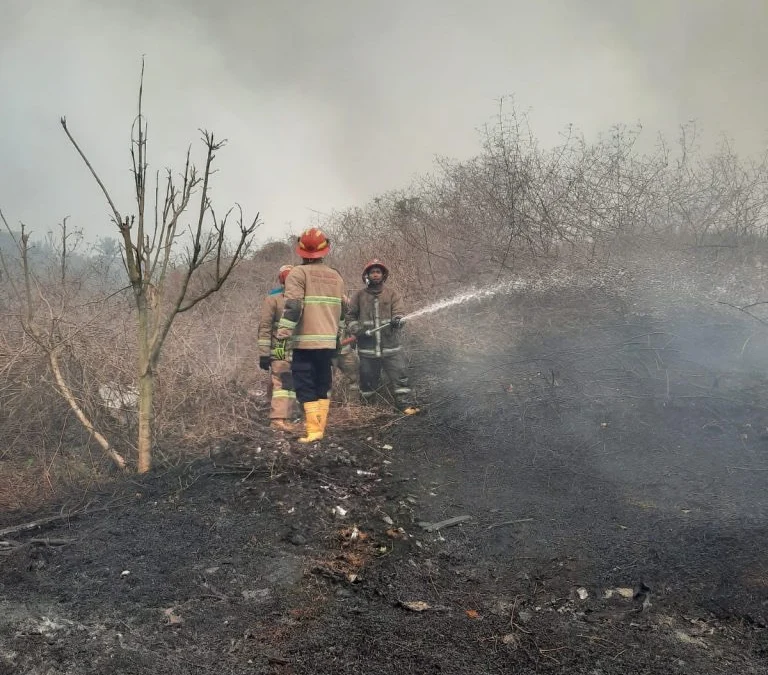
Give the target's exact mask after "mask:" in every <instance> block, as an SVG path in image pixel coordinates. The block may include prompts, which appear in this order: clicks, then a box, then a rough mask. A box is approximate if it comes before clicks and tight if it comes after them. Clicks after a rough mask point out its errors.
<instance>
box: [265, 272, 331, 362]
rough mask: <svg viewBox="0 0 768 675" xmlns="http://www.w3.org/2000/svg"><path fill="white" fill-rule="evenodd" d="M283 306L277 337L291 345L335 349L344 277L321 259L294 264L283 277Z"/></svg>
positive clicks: (298, 347)
mask: <svg viewBox="0 0 768 675" xmlns="http://www.w3.org/2000/svg"><path fill="white" fill-rule="evenodd" d="M284 295H285V307H284V309H283V313H282V317H281V318H280V321H279V324H278V331H277V336H278V338H279V339H285V338H289V337H290V338H292V341H291V342H292V347H293V348H294V349H336V344H337V339H338V336H339V324H340V321H341V318H342V304H343V303H342V299H343V297H344V280H343V279H342V278H341V275H340V274H339V273H338V272H337V271H336V270H335V269H333V268H332V267H328V265H325V264H324V263H322V262H316V263H311V264H305V265H300V266H297V267H294V268H293V269H292V270H291V272H290V274H289V275H288V276H287V277H286V279H285V293H284Z"/></svg>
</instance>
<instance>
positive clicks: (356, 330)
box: [347, 321, 363, 335]
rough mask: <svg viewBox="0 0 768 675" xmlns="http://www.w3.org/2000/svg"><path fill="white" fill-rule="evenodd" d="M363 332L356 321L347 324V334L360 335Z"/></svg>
mask: <svg viewBox="0 0 768 675" xmlns="http://www.w3.org/2000/svg"><path fill="white" fill-rule="evenodd" d="M362 332H363V327H362V326H361V325H360V322H358V321H350V322H349V323H348V324H347V333H349V334H350V335H360V334H361V333H362Z"/></svg>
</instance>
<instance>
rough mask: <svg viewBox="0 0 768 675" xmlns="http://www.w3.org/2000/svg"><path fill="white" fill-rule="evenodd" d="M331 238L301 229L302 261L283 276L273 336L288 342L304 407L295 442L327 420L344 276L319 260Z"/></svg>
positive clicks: (312, 436)
mask: <svg viewBox="0 0 768 675" xmlns="http://www.w3.org/2000/svg"><path fill="white" fill-rule="evenodd" d="M330 250H331V242H330V241H329V239H328V237H326V236H325V233H324V232H323V231H322V230H320V229H318V228H311V229H309V230H305V231H304V232H302V233H301V235H300V236H299V238H298V242H297V244H296V253H297V254H298V256H299V257H300V258H301V262H302V264H301V265H298V266H297V267H294V268H293V269H292V270H291V271H290V273H289V274H288V276H287V277H286V280H285V307H284V309H283V315H282V317H281V319H280V321H279V323H278V329H277V338H278V340H279V341H280V342H281V343H282V344H283V345H285V344H287V343H288V340H290V341H291V344H292V348H293V358H292V360H291V373H292V374H293V385H294V388H295V390H296V398H297V399H298V401H299V403H301V405H302V407H303V409H304V424H305V434H304V436H302V437H301V438H299V443H312V442H314V441H319V440H320V439H321V438H323V436H324V434H325V428H326V425H327V424H328V411H329V407H330V403H331V402H330V399H329V398H328V392H329V391H330V390H331V384H332V365H331V363H332V360H333V357H334V356H335V355H336V346H337V340H338V334H339V326H340V323H341V318H342V303H343V299H344V280H343V279H342V278H341V275H340V274H339V273H338V272H337V271H336V270H335V269H333V268H331V267H329V266H328V265H325V264H324V263H323V258H324V257H325V256H326V255H328V253H329V252H330Z"/></svg>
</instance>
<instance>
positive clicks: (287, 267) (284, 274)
mask: <svg viewBox="0 0 768 675" xmlns="http://www.w3.org/2000/svg"><path fill="white" fill-rule="evenodd" d="M292 269H293V265H283V266H282V267H281V268H280V270H279V271H278V273H277V280H278V281H279V282H280V283H281V284H285V278H286V277H287V276H288V273H289V272H290V271H291V270H292Z"/></svg>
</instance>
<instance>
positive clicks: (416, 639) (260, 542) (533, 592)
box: [0, 293, 768, 675]
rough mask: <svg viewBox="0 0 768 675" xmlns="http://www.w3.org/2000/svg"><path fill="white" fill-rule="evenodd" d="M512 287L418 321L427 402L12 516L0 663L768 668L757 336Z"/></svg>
mask: <svg viewBox="0 0 768 675" xmlns="http://www.w3.org/2000/svg"><path fill="white" fill-rule="evenodd" d="M505 302H506V300H499V301H498V302H497V304H496V305H495V306H494V304H493V303H491V304H490V305H484V307H483V312H482V313H479V312H478V313H477V314H476V315H473V316H472V317H470V318H472V320H473V323H472V330H476V331H477V335H478V336H479V339H478V341H477V343H468V346H464V347H460V346H457V347H455V348H453V349H450V350H449V349H446V348H445V347H444V346H443V347H441V346H439V345H436V344H435V343H434V342H432V343H429V342H427V341H424V340H422V341H420V342H419V341H417V340H416V338H418V335H419V331H418V329H417V326H416V325H414V326H413V328H412V331H411V334H412V335H413V336H414V337H413V341H412V342H411V344H410V351H411V353H412V354H413V359H414V360H413V369H414V380H415V382H416V383H417V388H418V391H419V396H420V398H421V400H422V402H423V403H424V404H425V406H424V411H423V414H422V415H420V416H418V417H414V418H402V417H398V416H394V415H391V414H389V413H382V415H381V417H379V418H378V419H377V420H375V422H372V423H370V425H369V426H367V427H365V428H360V429H357V430H352V431H350V430H345V431H335V430H334V429H333V428H332V427H331V430H330V434H329V436H328V437H327V438H326V439H325V440H324V441H322V442H321V443H319V444H317V445H316V446H315V447H313V448H311V449H306V448H302V447H300V446H299V445H298V444H296V443H295V442H292V441H290V440H288V439H285V438H282V437H275V436H273V435H272V434H271V433H270V432H269V431H268V430H267V429H266V428H265V427H264V426H263V425H262V422H260V421H259V420H256V421H254V424H253V426H252V428H251V429H249V430H247V432H244V433H243V435H242V437H240V438H232V439H229V440H228V441H227V442H225V443H222V444H221V445H220V446H218V447H216V448H211V454H210V456H209V457H207V458H202V459H199V460H197V461H195V462H193V463H189V464H186V465H184V466H182V467H177V468H174V469H172V470H158V472H157V473H156V474H154V475H151V476H149V477H143V478H137V477H132V478H131V479H130V480H128V479H125V480H122V481H121V482H117V483H115V484H114V485H112V486H110V488H109V490H105V489H104V488H102V492H101V493H98V494H92V495H89V497H88V511H89V512H88V513H77V512H76V513H75V515H74V516H73V517H72V518H70V519H65V520H59V521H54V522H50V523H48V524H46V525H45V526H41V527H40V528H38V529H35V530H30V531H24V532H18V533H12V534H7V535H3V536H0V539H1V540H4V541H5V542H6V543H5V544H4V545H3V546H2V548H0V556H2V557H0V562H1V563H2V567H1V568H0V672H8V673H41V674H42V673H46V674H50V675H54V674H64V673H78V674H84V675H88V674H95V673H127V674H133V673H137V674H138V673H153V674H155V675H157V674H160V673H217V674H223V673H274V674H279V673H286V674H287V673H292V674H293V673H296V674H299V673H360V672H366V673H372V674H375V673H387V674H388V675H393V674H395V673H457V674H458V673H462V674H463V673H584V674H589V675H608V674H612V673H616V674H619V673H622V674H624V673H658V674H662V673H664V674H669V673H702V674H708V673H744V674H749V673H766V672H768V665H766V663H767V662H766V655H767V652H768V632H767V631H766V625H767V624H768V561H766V557H765V550H766V549H767V548H768V530H767V528H766V522H767V521H766V515H767V514H768V490H767V488H768V381H767V380H766V377H765V373H764V371H763V370H762V369H761V367H760V364H761V361H760V355H761V353H763V350H762V349H761V348H760V344H761V341H762V343H764V342H765V339H764V338H763V337H762V333H761V332H760V331H759V330H756V328H755V325H753V324H750V323H748V322H747V321H746V320H742V318H741V317H736V318H734V317H733V316H732V315H728V314H727V313H718V312H716V311H714V310H711V309H707V310H701V309H699V310H693V309H691V310H690V311H689V312H675V313H673V314H668V315H666V316H665V317H664V318H659V316H654V317H651V316H648V315H645V314H642V313H631V312H628V311H627V310H626V308H625V307H622V306H619V305H617V304H616V303H613V302H612V301H611V300H610V298H604V297H599V298H588V299H587V301H585V299H584V298H581V299H576V298H566V297H563V294H562V293H561V294H560V295H559V296H558V297H557V298H544V299H541V298H539V299H538V300H537V301H536V303H535V304H533V303H531V304H529V305H527V306H520V305H518V306H514V307H510V306H508V305H504V304H503V303H505ZM507 310H509V311H507ZM499 317H505V318H504V319H503V320H502V319H501V318H499ZM555 318H556V320H555ZM466 319H467V317H466V316H465V317H464V321H465V323H466ZM488 336H491V337H490V338H488ZM494 336H495V337H494ZM365 419H370V416H369V415H366V416H365ZM331 424H332V423H331ZM60 508H61V505H51V508H50V510H49V511H47V512H45V513H37V514H24V513H13V514H5V515H4V516H3V522H2V525H1V526H0V527H4V526H10V525H13V524H16V523H22V522H26V521H28V520H32V519H34V518H40V517H44V516H48V515H55V514H57V513H60V510H59V509H60ZM68 508H70V509H71V508H73V507H71V506H69V507H68ZM99 509H100V510H99ZM452 519H453V521H452ZM446 521H447V522H446ZM441 523H444V524H443V525H442V526H440V525H441ZM435 525H437V526H439V527H438V528H435Z"/></svg>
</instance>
